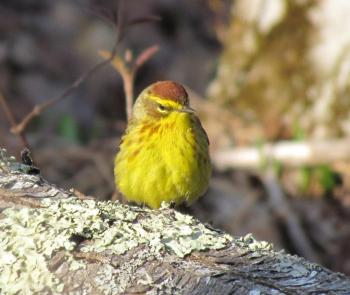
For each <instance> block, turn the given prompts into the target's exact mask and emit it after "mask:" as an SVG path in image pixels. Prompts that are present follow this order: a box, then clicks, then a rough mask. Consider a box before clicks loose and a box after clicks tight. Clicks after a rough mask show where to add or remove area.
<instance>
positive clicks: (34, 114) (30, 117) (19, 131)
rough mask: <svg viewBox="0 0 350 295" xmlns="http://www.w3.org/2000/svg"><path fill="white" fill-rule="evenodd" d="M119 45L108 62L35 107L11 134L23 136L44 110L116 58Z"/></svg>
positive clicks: (13, 128)
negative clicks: (29, 125)
mask: <svg viewBox="0 0 350 295" xmlns="http://www.w3.org/2000/svg"><path fill="white" fill-rule="evenodd" d="M116 47H117V43H116V44H115V46H114V49H113V51H112V53H111V57H110V58H109V59H107V60H104V61H103V62H100V63H98V64H96V65H94V66H93V67H92V68H90V69H89V70H88V71H86V72H84V73H83V74H82V75H81V76H80V77H79V78H78V79H76V80H75V81H74V83H73V84H72V85H71V86H69V87H68V88H66V89H65V90H64V91H63V92H62V93H61V94H60V95H58V96H56V97H54V98H52V99H50V100H47V101H45V102H43V103H41V104H38V105H36V106H34V108H33V110H32V111H31V112H29V113H28V114H27V115H26V116H25V117H24V118H23V119H22V121H21V122H20V123H19V124H17V125H15V126H14V127H12V128H11V132H13V133H14V134H17V135H19V134H23V132H24V130H25V129H26V128H27V126H28V124H29V123H30V122H31V121H32V120H33V119H34V118H35V117H37V116H39V115H40V114H41V113H42V112H43V111H44V110H46V109H47V108H49V107H51V106H52V105H54V104H56V103H58V102H60V101H62V100H64V99H65V98H67V97H69V95H70V94H71V93H72V92H73V91H74V90H75V89H76V88H78V87H79V86H80V85H81V84H82V83H83V82H85V81H86V80H87V79H88V78H89V77H90V76H92V75H93V74H94V73H96V72H97V71H98V70H99V69H100V68H102V67H103V66H105V65H106V64H108V63H109V62H110V61H111V60H112V59H113V57H114V55H115V52H116Z"/></svg>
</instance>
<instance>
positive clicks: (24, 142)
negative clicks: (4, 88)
mask: <svg viewBox="0 0 350 295" xmlns="http://www.w3.org/2000/svg"><path fill="white" fill-rule="evenodd" d="M0 104H1V107H2V109H3V110H4V113H5V116H6V118H7V120H8V121H9V123H10V125H11V127H12V128H13V127H15V126H17V121H16V118H15V115H14V114H13V112H12V110H11V108H10V106H9V105H8V103H7V101H6V98H5V96H4V95H3V94H2V92H0ZM17 136H18V137H19V139H20V141H21V143H22V145H23V147H27V148H29V144H28V141H27V138H26V136H25V134H24V132H20V133H18V134H17Z"/></svg>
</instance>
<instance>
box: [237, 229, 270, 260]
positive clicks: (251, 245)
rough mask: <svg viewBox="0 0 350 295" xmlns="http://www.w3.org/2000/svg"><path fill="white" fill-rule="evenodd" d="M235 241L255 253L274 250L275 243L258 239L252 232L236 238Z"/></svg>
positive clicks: (260, 253)
mask: <svg viewBox="0 0 350 295" xmlns="http://www.w3.org/2000/svg"><path fill="white" fill-rule="evenodd" d="M234 243H235V244H236V245H238V246H239V247H241V248H244V249H247V250H249V251H251V252H253V253H257V254H259V255H262V253H263V252H264V251H268V252H269V251H271V250H273V245H272V244H270V243H268V242H265V241H258V240H256V239H255V238H254V237H253V235H252V234H250V233H249V234H247V235H245V236H244V237H240V238H236V239H235V240H234Z"/></svg>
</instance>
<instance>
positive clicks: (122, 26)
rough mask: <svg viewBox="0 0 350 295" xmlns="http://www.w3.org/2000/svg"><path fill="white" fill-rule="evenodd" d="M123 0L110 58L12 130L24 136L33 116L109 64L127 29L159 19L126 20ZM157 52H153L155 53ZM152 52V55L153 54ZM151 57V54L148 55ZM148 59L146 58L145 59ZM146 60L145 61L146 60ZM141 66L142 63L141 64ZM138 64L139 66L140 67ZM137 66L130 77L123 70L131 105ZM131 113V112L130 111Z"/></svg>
mask: <svg viewBox="0 0 350 295" xmlns="http://www.w3.org/2000/svg"><path fill="white" fill-rule="evenodd" d="M123 2H124V1H120V3H119V8H118V12H117V13H118V15H117V16H116V22H117V25H116V30H117V38H116V41H115V44H114V47H113V49H112V51H111V52H109V56H108V58H106V59H105V60H104V61H102V62H99V63H97V64H96V65H94V66H93V67H91V68H90V69H89V70H87V71H86V72H84V73H83V74H82V75H81V76H80V77H78V78H77V79H76V80H75V81H74V82H73V83H72V84H71V86H69V87H68V88H66V89H65V90H64V91H63V92H62V93H61V94H59V95H58V96H56V97H54V98H52V99H50V100H47V101H45V102H43V103H41V104H38V105H36V106H34V108H33V109H32V111H31V112H29V113H28V114H27V115H26V116H25V117H24V118H23V119H22V120H21V122H20V123H18V124H12V128H11V132H12V133H14V134H17V135H18V136H23V133H24V131H25V129H26V128H27V126H28V125H29V123H30V122H31V121H32V120H33V118H35V117H37V116H38V115H40V114H41V113H42V112H43V111H44V110H46V109H47V108H49V107H51V106H52V105H54V104H56V103H58V102H60V101H62V100H64V99H65V98H67V97H69V95H70V94H71V93H72V92H73V91H74V90H75V89H76V88H78V87H79V86H80V85H81V84H82V83H84V82H85V81H86V80H87V79H88V78H90V77H91V76H92V75H93V74H94V73H96V72H97V71H98V70H99V69H101V68H102V67H104V66H105V65H106V64H109V63H110V62H111V61H113V60H114V58H115V55H116V50H117V46H118V45H119V43H120V42H121V40H122V39H123V37H124V35H125V32H126V30H127V29H128V28H129V27H131V26H133V25H136V24H140V23H144V22H151V21H157V20H159V18H158V17H156V16H154V15H145V16H141V17H139V18H135V19H133V20H131V21H126V20H124V13H125V11H124V9H123ZM154 53H155V52H153V54H154ZM153 54H151V55H153ZM148 58H150V56H149V57H148ZM145 61H146V60H145ZM145 61H144V62H145ZM139 66H140V65H139ZM139 66H138V67H139ZM138 67H136V68H135V70H132V71H130V74H129V75H128V78H127V77H126V75H127V74H126V71H124V72H123V75H124V78H123V81H124V90H125V93H127V103H128V105H130V103H131V104H132V97H133V80H134V76H135V72H136V70H137V68H138ZM128 114H129V113H128Z"/></svg>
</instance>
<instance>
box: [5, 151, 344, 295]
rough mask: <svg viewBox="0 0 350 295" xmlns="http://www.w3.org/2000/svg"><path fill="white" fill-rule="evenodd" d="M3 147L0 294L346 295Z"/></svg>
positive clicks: (254, 244) (279, 255)
mask: <svg viewBox="0 0 350 295" xmlns="http://www.w3.org/2000/svg"><path fill="white" fill-rule="evenodd" d="M36 172H37V171H36V170H35V169H33V167H31V166H28V165H24V164H20V163H17V162H16V161H15V160H14V159H13V158H12V159H11V158H9V157H8V156H6V154H5V151H4V150H0V290H1V291H0V293H1V294H16V292H17V293H20V294H33V293H39V294H61V293H62V294H73V293H74V294H262V293H263V294H350V279H349V278H348V277H346V276H345V275H343V274H340V273H334V272H332V271H330V270H328V269H326V268H323V267H322V266H319V265H316V264H313V263H310V262H308V261H306V260H304V259H303V258H300V257H297V256H291V255H288V254H286V253H284V252H275V251H274V250H273V248H272V246H271V245H270V244H268V243H266V242H259V241H256V240H255V239H254V238H253V237H252V236H250V235H248V236H246V237H242V238H233V237H231V236H229V235H227V234H225V233H223V232H221V231H219V230H216V229H213V228H212V227H210V226H209V225H206V224H203V223H200V222H199V221H198V220H196V219H194V218H192V217H190V216H188V215H183V214H181V213H179V212H177V211H176V210H174V209H171V208H169V207H164V208H161V209H160V210H150V209H147V208H139V207H133V206H126V205H122V204H119V203H110V202H97V201H95V200H93V199H88V198H86V197H83V198H82V197H81V196H80V199H79V198H78V196H76V195H75V194H74V193H73V192H68V191H65V190H63V189H60V188H58V187H56V186H54V185H52V184H50V183H48V182H47V181H45V180H44V179H43V178H42V177H41V176H40V175H38V174H34V175H33V174H31V173H36Z"/></svg>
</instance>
